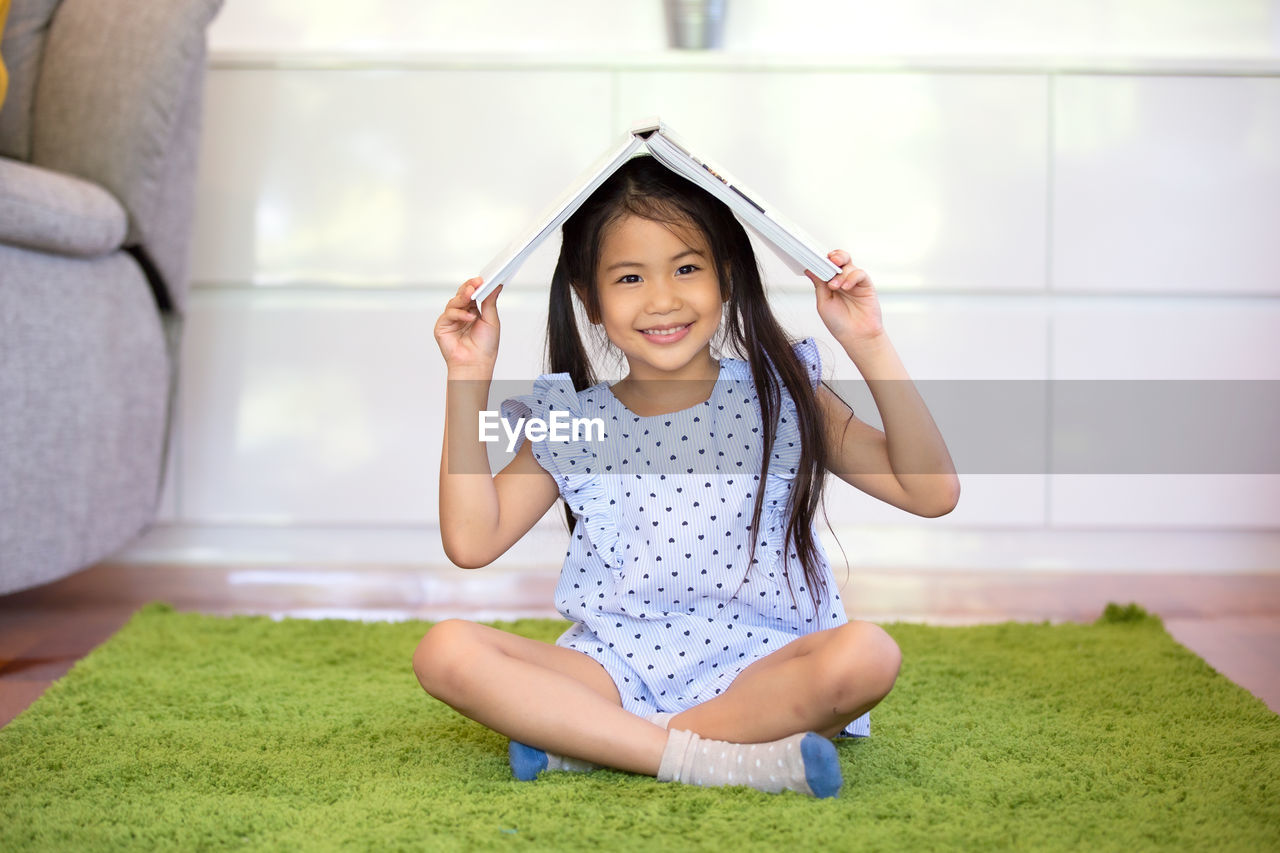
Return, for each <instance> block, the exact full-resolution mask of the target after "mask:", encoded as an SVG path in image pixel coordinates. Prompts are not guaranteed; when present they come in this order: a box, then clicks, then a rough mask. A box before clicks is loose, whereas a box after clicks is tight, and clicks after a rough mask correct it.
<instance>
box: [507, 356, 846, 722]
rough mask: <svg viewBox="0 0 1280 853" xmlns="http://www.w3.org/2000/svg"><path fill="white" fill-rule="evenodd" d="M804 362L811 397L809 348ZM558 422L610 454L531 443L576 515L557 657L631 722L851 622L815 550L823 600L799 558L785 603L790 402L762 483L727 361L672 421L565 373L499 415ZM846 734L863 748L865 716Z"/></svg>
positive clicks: (752, 404) (794, 458)
mask: <svg viewBox="0 0 1280 853" xmlns="http://www.w3.org/2000/svg"><path fill="white" fill-rule="evenodd" d="M795 350H796V354H797V355H798V356H799V357H800V360H801V362H802V363H803V364H804V365H805V366H806V367H807V369H808V370H809V375H810V379H811V381H812V382H813V383H814V385H816V384H817V382H818V380H819V378H820V377H821V362H820V359H819V356H818V351H817V347H816V345H815V344H814V342H813V340H812V339H806V340H804V341H801V342H800V343H798V344H796V345H795ZM553 411H558V412H568V416H569V418H599V419H601V420H602V421H603V422H604V425H605V429H604V433H605V435H604V439H603V440H601V439H600V436H599V433H598V432H594V433H593V432H591V431H589V430H585V429H584V430H580V431H578V433H577V434H576V435H573V436H571V437H570V440H568V441H559V440H555V439H554V437H551V436H549V437H548V438H547V439H546V440H537V441H534V442H533V447H532V450H533V455H534V457H535V458H536V459H537V460H538V463H539V464H540V465H541V466H542V467H543V468H545V469H546V470H547V471H548V472H549V473H550V474H551V475H552V476H553V477H554V478H555V480H556V483H557V485H558V486H559V488H560V495H561V497H562V498H564V500H565V502H566V503H567V504H568V505H569V507H570V508H571V510H572V511H573V513H574V515H575V516H577V525H576V526H575V528H574V531H573V534H572V536H571V538H570V544H569V551H568V553H567V554H566V556H565V563H564V568H563V569H562V570H561V573H560V582H559V585H558V586H557V588H556V606H557V608H558V609H559V611H560V612H561V613H562V614H564V616H565V617H566V618H567V619H570V620H571V621H573V622H574V623H575V624H574V625H573V626H572V627H571V628H569V630H568V631H566V632H565V633H564V634H563V635H562V636H561V637H560V639H559V640H558V641H557V645H560V646H564V647H567V648H571V649H575V650H577V651H580V652H583V653H584V654H587V655H589V656H590V657H592V658H594V659H595V660H597V661H598V662H599V663H600V664H601V665H602V666H604V668H605V670H606V671H608V673H609V674H610V676H612V678H613V680H614V683H615V684H616V685H617V687H618V693H619V694H620V695H621V697H622V703H623V707H625V708H626V709H627V710H628V711H631V712H632V713H635V714H640V715H648V714H651V713H654V712H655V711H671V712H679V711H683V710H685V709H686V708H689V707H691V706H693V705H697V704H699V703H701V702H705V701H707V700H709V699H713V698H715V697H716V696H717V695H719V694H720V693H723V692H724V691H725V690H726V689H727V688H728V687H729V685H730V684H731V683H732V682H733V680H734V678H736V677H737V676H738V674H739V673H741V672H742V670H744V669H745V668H746V667H748V666H749V665H751V664H752V663H754V662H755V661H757V660H759V659H760V658H762V657H764V656H765V655H768V654H769V653H771V652H774V651H777V650H778V649H780V648H782V647H783V646H784V645H786V644H787V643H789V642H791V641H792V640H794V639H796V638H797V637H799V636H802V635H804V634H808V633H811V632H813V631H817V630H822V629H824V628H833V627H836V626H838V625H843V624H845V623H846V622H847V621H848V619H847V617H846V616H845V613H844V606H843V604H842V603H841V600H840V595H839V592H838V591H837V590H836V582H835V579H834V577H833V576H832V573H831V568H830V564H829V562H828V560H827V557H826V554H825V553H823V552H822V549H821V544H820V543H819V545H818V553H819V559H820V561H821V568H822V570H823V571H824V574H825V580H826V589H825V590H819V592H820V595H819V597H818V606H817V608H816V609H815V608H814V605H813V602H812V600H811V599H812V597H811V595H810V590H809V588H808V585H807V583H806V582H805V580H804V574H803V569H802V568H801V566H800V563H799V561H798V559H796V558H795V557H794V556H792V559H791V561H790V564H789V565H788V568H789V569H790V571H791V574H792V576H793V577H792V579H791V583H790V589H789V588H788V582H787V579H786V577H785V576H784V574H783V570H782V568H783V553H782V543H783V534H784V531H785V525H786V505H787V498H788V496H789V495H790V493H791V486H792V480H793V478H794V477H795V472H796V468H797V466H798V465H799V460H800V437H799V430H798V428H797V425H796V413H795V404H794V403H793V402H792V400H791V398H790V396H789V395H786V393H785V391H784V392H783V399H782V409H781V413H780V415H779V420H778V430H777V434H776V437H775V439H774V448H773V458H772V459H771V460H770V465H769V473H768V476H767V479H766V482H764V483H763V484H762V483H761V482H760V454H761V452H762V438H761V433H762V426H761V419H760V408H759V403H758V400H757V399H756V394H755V387H754V384H753V383H752V379H751V369H750V366H749V365H748V364H747V363H746V362H745V361H741V360H739V359H731V358H725V359H721V360H720V375H719V379H718V380H717V382H716V384H715V388H714V389H713V391H712V393H711V397H710V398H709V399H708V400H706V401H705V402H703V403H699V404H698V405H696V406H693V407H691V408H688V409H683V410H681V411H678V412H672V413H669V414H664V415H656V416H652V417H643V416H640V415H636V414H634V413H632V412H631V411H630V410H629V409H627V408H626V407H625V406H624V405H623V404H622V403H621V402H620V401H619V400H618V399H617V398H616V397H615V396H614V395H613V392H612V391H611V390H610V389H609V386H608V384H607V383H600V384H598V385H594V386H592V387H591V388H587V389H585V390H583V391H581V392H576V393H575V392H574V390H573V384H572V382H571V381H570V379H569V377H568V374H548V375H544V376H541V377H539V378H538V380H537V381H536V382H535V383H534V389H533V393H532V394H529V395H526V396H522V397H516V398H513V399H510V400H507V401H505V402H503V404H502V416H503V417H504V418H506V419H507V420H508V421H510V422H511V423H512V424H513V425H514V424H515V422H516V420H517V419H518V418H521V417H524V418H529V417H535V418H542V419H545V420H549V419H550V418H549V413H550V412H553ZM562 417H563V416H562ZM565 432H566V433H567V432H569V431H568V430H565ZM760 489H763V490H764V508H763V511H762V514H761V519H760V524H761V528H762V529H761V532H760V536H759V541H758V543H757V546H756V551H755V554H754V555H752V554H750V553H749V550H750V547H751V529H750V527H751V517H752V512H753V509H754V506H755V499H756V494H757V492H758V491H759V490H760ZM845 734H847V735H853V736H866V735H868V734H870V723H869V719H868V717H867V716H865V715H864V716H863V717H860V718H859V719H857V720H855V721H854V722H853V723H851V724H850V725H849V727H848V728H847V729H846V730H845Z"/></svg>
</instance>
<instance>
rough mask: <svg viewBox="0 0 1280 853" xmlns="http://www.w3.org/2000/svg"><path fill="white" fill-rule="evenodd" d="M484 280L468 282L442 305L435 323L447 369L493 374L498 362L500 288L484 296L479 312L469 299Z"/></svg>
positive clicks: (437, 338) (437, 337) (477, 279)
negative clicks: (495, 363) (441, 310)
mask: <svg viewBox="0 0 1280 853" xmlns="http://www.w3.org/2000/svg"><path fill="white" fill-rule="evenodd" d="M483 283H484V280H483V279H480V278H473V279H468V280H467V281H466V282H465V283H464V284H463V285H462V287H459V288H458V292H457V293H456V294H454V296H453V298H452V299H450V300H449V302H448V304H447V305H445V308H444V313H443V314H441V315H440V319H439V320H437V321H436V343H437V344H438V345H439V346H440V354H441V355H443V356H444V360H445V363H446V364H447V365H448V366H449V369H450V370H454V369H462V370H466V371H472V370H478V371H482V372H488V373H492V372H493V365H494V362H496V361H497V359H498V294H499V293H501V292H502V285H498V286H497V287H496V288H495V289H494V291H493V293H490V294H489V295H488V296H487V297H485V300H484V302H482V303H481V304H480V310H479V312H477V311H476V306H475V303H474V302H473V301H472V300H471V296H472V294H474V293H475V292H476V291H477V290H478V289H479V288H480V285H481V284H483Z"/></svg>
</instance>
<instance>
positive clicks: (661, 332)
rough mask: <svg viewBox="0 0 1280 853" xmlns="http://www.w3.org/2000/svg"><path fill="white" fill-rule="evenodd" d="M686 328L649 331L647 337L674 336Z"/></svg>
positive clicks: (678, 327) (646, 332)
mask: <svg viewBox="0 0 1280 853" xmlns="http://www.w3.org/2000/svg"><path fill="white" fill-rule="evenodd" d="M684 329H685V327H684V326H677V327H676V328H674V329H648V330H646V331H645V334H646V335H674V334H675V333H676V332H681V331H684Z"/></svg>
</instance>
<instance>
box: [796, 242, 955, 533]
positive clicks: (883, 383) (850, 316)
mask: <svg viewBox="0 0 1280 853" xmlns="http://www.w3.org/2000/svg"><path fill="white" fill-rule="evenodd" d="M830 257H831V260H832V261H833V262H835V263H836V264H839V265H840V266H841V272H840V274H839V275H837V276H836V277H835V278H833V279H832V280H831V281H830V282H823V281H822V280H820V279H818V278H817V277H816V276H814V275H813V274H812V273H810V274H809V277H810V279H812V280H813V282H814V285H815V287H816V290H817V299H818V313H819V315H820V316H821V317H822V320H823V322H824V323H825V324H826V326H827V328H828V329H829V330H830V331H831V333H832V334H833V335H834V336H835V338H836V340H837V341H838V342H839V343H840V345H841V346H842V347H844V351H845V353H846V354H848V356H849V358H850V360H852V361H853V363H854V365H855V366H856V367H857V368H858V371H859V372H860V373H861V374H862V376H863V378H864V379H865V380H866V382H867V386H868V387H869V388H870V389H871V396H872V398H873V399H874V400H875V403H876V408H877V409H878V410H879V412H880V418H881V420H882V421H883V422H884V431H883V432H881V431H880V430H878V429H876V428H875V427H873V426H871V425H869V424H867V423H864V422H863V421H861V420H859V419H858V418H856V417H854V415H853V413H852V412H851V411H850V410H849V407H848V406H847V405H845V403H844V402H843V401H841V400H840V399H839V398H838V397H836V395H835V394H833V393H832V392H831V391H830V390H829V389H827V388H826V387H825V386H819V388H818V401H819V403H820V404H821V407H822V410H823V413H824V420H825V425H826V431H827V446H828V467H829V468H830V469H831V472H832V473H833V474H835V475H836V476H837V477H839V478H840V479H842V480H844V481H845V482H847V483H849V484H851V485H853V486H855V487H857V488H859V489H861V490H862V491H864V492H866V493H867V494H870V495H872V496H873V497H877V498H879V499H880V500H883V501H885V502H887V503H890V504H893V505H894V506H896V507H898V508H899V509H904V510H906V511H908V512H912V513H915V514H916V515H923V516H929V517H936V516H939V515H946V514H947V513H948V512H950V511H951V510H952V509H954V508H955V506H956V502H957V501H958V500H959V499H960V480H959V478H958V477H956V471H955V465H954V464H953V463H952V461H951V454H950V453H949V452H948V451H947V445H946V442H944V441H943V439H942V434H941V433H939V432H938V427H937V425H936V424H935V423H934V422H933V416H932V415H930V414H929V408H928V407H927V406H926V405H925V403H924V400H923V399H922V398H921V397H920V392H919V391H918V390H917V389H916V386H915V383H914V382H912V381H911V377H910V376H909V375H908V374H907V370H906V368H905V367H904V366H903V364H902V360H901V359H900V358H899V357H898V353H897V351H896V350H895V349H894V348H893V344H892V343H890V341H889V337H888V335H886V334H885V331H884V324H883V321H882V319H881V314H880V304H879V300H878V299H877V298H876V294H875V288H874V286H873V285H872V283H871V279H870V278H869V277H868V276H867V274H866V272H864V271H863V270H860V269H858V268H857V267H855V266H854V265H853V263H852V262H851V260H850V258H849V254H848V253H847V252H843V251H836V252H832V253H831V255H830Z"/></svg>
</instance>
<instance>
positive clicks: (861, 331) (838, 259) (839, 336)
mask: <svg viewBox="0 0 1280 853" xmlns="http://www.w3.org/2000/svg"><path fill="white" fill-rule="evenodd" d="M827 257H828V258H830V259H831V262H832V263H833V264H836V265H837V266H838V267H840V274H839V275H837V276H836V277H835V278H833V279H831V281H823V280H822V279H820V278H818V277H817V276H816V275H814V274H813V273H811V272H809V271H808V270H805V272H804V274H805V275H807V276H809V280H810V281H812V282H813V285H814V289H815V290H816V291H817V297H818V316H820V317H822V322H823V323H825V324H826V326H827V329H829V330H830V331H831V334H832V335H834V336H835V338H836V340H837V341H839V342H840V343H841V344H843V345H844V346H846V347H847V346H850V345H856V344H859V343H862V342H865V341H868V340H871V339H874V338H876V337H879V336H880V335H881V334H883V333H884V321H883V319H882V317H881V315H880V300H879V299H877V298H876V288H875V285H873V284H872V283H871V276H869V275H867V272H866V270H863V269H859V268H858V267H856V266H854V265H853V260H852V259H851V258H850V257H849V253H848V252H846V251H844V250H843V249H837V250H836V251H834V252H832V253H831V254H829V255H827Z"/></svg>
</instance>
